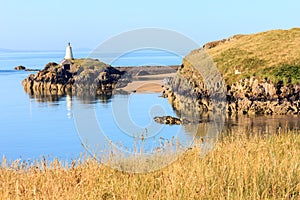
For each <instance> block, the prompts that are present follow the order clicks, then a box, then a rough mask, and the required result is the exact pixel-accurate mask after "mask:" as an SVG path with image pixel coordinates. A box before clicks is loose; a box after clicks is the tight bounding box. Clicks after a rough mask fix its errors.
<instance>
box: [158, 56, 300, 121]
mask: <svg viewBox="0 0 300 200" xmlns="http://www.w3.org/2000/svg"><path fill="white" fill-rule="evenodd" d="M192 54H193V53H192ZM188 56H190V55H188ZM188 56H187V57H188ZM215 77H216V76H215ZM209 80H211V81H212V82H215V83H217V84H218V78H216V79H215V80H214V77H210V78H209ZM222 84H223V86H225V87H224V91H223V92H224V100H223V101H224V102H223V103H224V104H223V106H222V105H221V104H218V105H217V106H218V107H219V108H220V110H219V111H224V112H226V114H227V115H229V116H231V115H240V114H243V115H244V114H250V115H272V114H273V115H286V114H293V115H299V114H300V84H292V83H289V84H284V82H283V81H278V82H277V83H273V82H272V81H270V80H268V79H266V78H265V79H263V80H259V79H257V78H255V77H251V78H244V79H241V80H239V81H237V82H235V83H233V84H225V83H224V82H222V83H221V85H222ZM218 92H219V91H209V90H208V88H207V86H206V85H205V83H204V81H203V78H202V77H201V75H200V73H199V71H198V70H197V69H196V68H195V66H192V65H191V64H190V63H189V62H187V61H184V62H183V64H182V66H181V67H180V68H179V69H178V72H177V75H176V76H175V77H173V78H169V79H168V80H167V81H165V85H164V87H163V92H162V93H163V97H165V98H168V100H169V102H170V103H171V104H172V106H173V107H174V108H175V109H176V110H179V111H181V112H186V113H187V114H186V115H189V116H191V117H196V118H199V115H201V114H204V115H205V113H209V112H214V111H215V106H216V104H215V102H214V101H215V99H216V95H217V94H218ZM221 109H223V110H221ZM197 114H198V115H197Z"/></svg>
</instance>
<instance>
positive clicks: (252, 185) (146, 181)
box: [0, 132, 300, 199]
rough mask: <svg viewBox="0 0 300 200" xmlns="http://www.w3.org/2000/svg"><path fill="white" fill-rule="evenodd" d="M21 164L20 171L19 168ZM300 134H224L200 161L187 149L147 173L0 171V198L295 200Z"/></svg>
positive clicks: (80, 167) (55, 168)
mask: <svg viewBox="0 0 300 200" xmlns="http://www.w3.org/2000/svg"><path fill="white" fill-rule="evenodd" d="M17 166H19V167H17ZM299 198H300V134H299V133H293V132H289V133H286V134H279V135H273V136H267V137H259V136H252V137H247V136H245V135H242V136H227V137H224V138H223V139H222V140H220V141H219V142H218V143H217V145H216V148H215V149H214V150H213V151H212V152H210V153H209V154H208V155H206V156H204V157H203V158H200V157H199V149H197V148H194V149H192V150H190V151H188V152H187V153H186V154H185V155H184V156H183V157H181V158H180V159H179V160H178V161H177V162H175V163H173V164H172V165H170V166H169V167H167V168H165V169H162V170H160V171H156V172H153V173H147V174H130V173H123V172H119V171H115V170H112V169H110V168H108V167H105V166H103V165H99V164H98V163H97V162H95V161H93V160H88V161H85V162H84V163H80V164H77V165H73V167H72V166H71V167H65V166H62V165H61V164H60V163H59V162H58V161H54V162H53V163H51V164H50V166H48V167H47V166H46V165H45V164H43V162H40V163H39V164H37V165H36V166H35V167H31V168H29V169H26V170H25V169H22V167H21V168H20V163H17V162H16V163H14V164H13V165H10V166H6V163H5V162H4V163H2V167H1V168H0V199H299Z"/></svg>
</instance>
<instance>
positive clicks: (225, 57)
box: [206, 28, 300, 84]
mask: <svg viewBox="0 0 300 200" xmlns="http://www.w3.org/2000/svg"><path fill="white" fill-rule="evenodd" d="M206 49H207V52H208V54H209V55H210V56H211V57H212V58H213V60H214V61H215V62H216V63H217V66H218V68H219V69H220V71H221V72H222V74H223V75H224V77H225V80H226V82H227V83H229V84H230V83H233V82H235V81H237V80H240V79H241V78H245V77H251V76H256V77H258V78H259V79H263V78H268V79H270V80H272V81H274V82H277V81H279V80H282V81H284V83H289V82H291V83H299V82H300V28H293V29H290V30H272V31H267V32H262V33H257V34H250V35H236V36H233V37H231V38H229V39H226V40H222V41H216V42H211V43H208V44H207V45H206ZM235 70H238V71H239V72H241V74H237V75H236V74H235Z"/></svg>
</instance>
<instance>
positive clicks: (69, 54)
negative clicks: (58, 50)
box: [65, 42, 74, 60]
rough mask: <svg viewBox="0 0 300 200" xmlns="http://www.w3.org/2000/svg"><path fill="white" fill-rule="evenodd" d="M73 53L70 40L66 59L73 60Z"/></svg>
mask: <svg viewBox="0 0 300 200" xmlns="http://www.w3.org/2000/svg"><path fill="white" fill-rule="evenodd" d="M73 59H74V58H73V53H72V47H71V44H70V42H69V43H68V46H67V47H66V55H65V60H73Z"/></svg>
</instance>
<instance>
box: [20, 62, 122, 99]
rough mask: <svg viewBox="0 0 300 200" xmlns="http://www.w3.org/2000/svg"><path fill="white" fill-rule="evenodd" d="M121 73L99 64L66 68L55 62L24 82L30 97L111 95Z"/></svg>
mask: <svg viewBox="0 0 300 200" xmlns="http://www.w3.org/2000/svg"><path fill="white" fill-rule="evenodd" d="M121 75H122V72H121V71H119V70H117V69H114V68H113V67H111V66H109V65H106V64H104V63H102V62H100V61H98V60H93V59H78V60H73V61H72V63H71V66H69V65H68V67H65V66H63V65H61V64H57V63H54V62H50V63H48V64H47V65H46V66H45V68H44V69H43V70H41V71H39V72H38V73H37V74H31V75H29V76H28V77H27V78H26V79H24V80H23V82H22V84H23V86H24V89H25V91H27V92H28V93H30V94H44V93H48V94H52V95H62V94H67V93H71V94H75V95H84V94H87V95H102V94H111V92H112V90H113V89H114V88H116V87H117V83H118V80H120V79H121Z"/></svg>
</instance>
